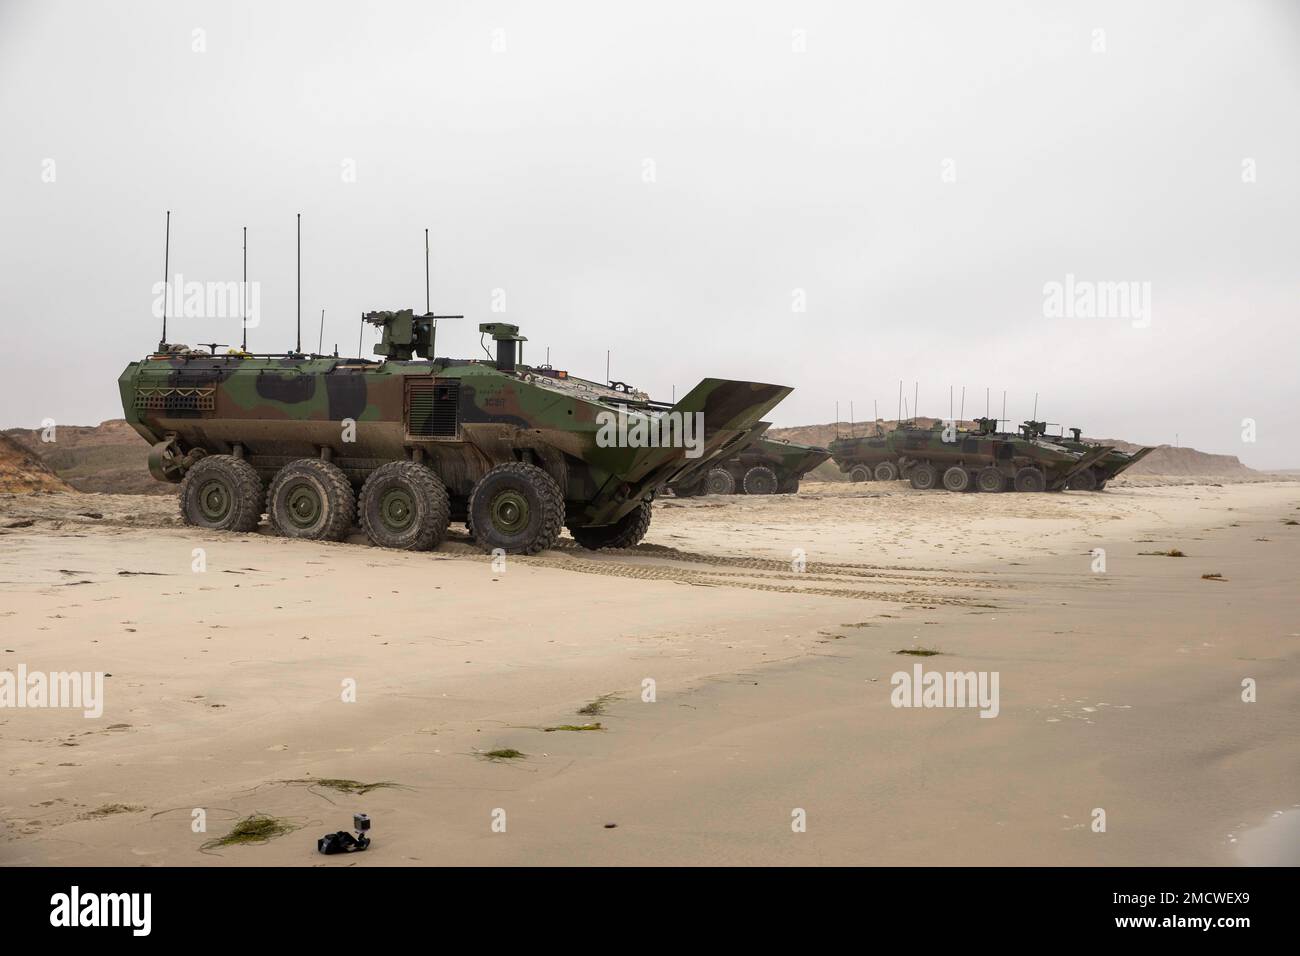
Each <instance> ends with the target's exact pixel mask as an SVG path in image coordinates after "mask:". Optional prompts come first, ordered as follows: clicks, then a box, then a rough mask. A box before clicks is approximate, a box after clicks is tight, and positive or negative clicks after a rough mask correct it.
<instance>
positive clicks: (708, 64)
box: [0, 0, 1300, 469]
mask: <svg viewBox="0 0 1300 956" xmlns="http://www.w3.org/2000/svg"><path fill="white" fill-rule="evenodd" d="M196 31H198V32H196ZM1298 54H1300V7H1297V5H1296V4H1294V3H1287V2H1253V3H1240V4H1226V3H1218V4H1216V3H1205V2H1202V3H1171V2H1170V3H1150V4H1142V5H1133V4H1123V3H1098V4H1088V5H1081V4H1067V3H1057V4H1052V3H1045V4H1041V5H1035V6H1033V7H1029V8H1024V7H1022V6H1020V5H1016V4H1004V5H997V4H982V5H971V4H962V3H934V4H928V5H925V6H924V7H923V8H919V9H918V8H917V7H916V6H915V5H911V4H905V3H887V4H873V5H870V6H867V7H860V6H857V5H849V4H832V3H744V4H741V3H722V4H716V5H708V6H703V5H698V4H685V3H668V4H659V5H655V6H654V7H652V8H643V7H628V8H623V7H611V6H609V5H599V4H596V3H585V2H584V3H577V2H575V3H565V4H557V5H553V6H548V7H542V6H541V5H530V4H526V3H507V2H503V3H489V4H484V5H475V6H472V7H471V6H461V5H453V4H438V3H431V4H416V3H411V4H406V3H388V4H383V5H380V6H378V7H357V6H354V5H345V4H336V3H313V4H310V5H297V4H279V5H261V6H259V5H254V4H244V3H232V4H228V5H227V4H214V3H208V2H183V3H166V4H164V3H143V2H140V3H131V2H127V3H116V4H113V5H111V6H107V5H105V6H98V5H89V4H79V3H74V2H66V0H55V2H40V3H37V2H30V0H26V2H25V0H0V79H2V80H3V84H2V85H0V116H3V119H4V124H5V128H6V129H7V130H8V131H9V132H8V135H7V136H6V148H5V149H4V151H3V152H0V182H3V184H4V186H3V193H2V194H0V195H2V198H3V200H4V202H3V208H4V210H5V213H6V214H5V216H4V218H3V226H0V256H3V261H4V263H5V268H4V278H3V280H2V281H0V307H3V308H4V309H5V311H6V312H7V314H9V315H10V316H11V318H10V320H9V321H8V322H6V323H5V332H4V339H3V344H4V347H5V354H6V360H5V374H4V375H3V376H0V408H2V409H3V414H2V415H0V427H3V428H7V427H14V426H22V427H33V426H36V425H38V424H39V423H40V422H41V421H42V420H44V419H47V418H50V419H53V420H55V421H56V422H58V423H60V424H68V425H72V424H95V423H97V422H99V421H101V420H104V419H109V418H120V417H121V416H122V409H121V406H120V403H119V399H118V394H117V377H118V375H119V374H120V373H121V371H122V369H123V368H124V367H125V365H126V364H127V363H128V362H130V361H133V360H136V359H139V358H141V357H142V356H143V355H145V354H146V353H147V352H148V351H149V350H150V349H151V348H152V347H153V345H154V344H155V343H156V342H157V340H158V336H159V328H158V322H157V320H156V318H155V316H154V315H153V314H152V306H153V302H154V299H155V292H154V286H155V284H156V283H158V282H159V281H160V280H161V279H162V272H163V230H164V214H165V210H168V209H170V210H171V212H172V219H171V253H170V266H171V268H170V272H171V273H172V275H173V276H174V275H175V274H177V273H180V274H182V275H184V277H185V278H186V280H197V281H204V282H212V283H228V282H232V281H238V280H239V278H240V269H241V228H242V227H243V226H247V227H248V234H249V240H248V241H249V248H248V267H249V279H250V280H252V281H255V282H258V283H260V288H259V291H260V303H261V310H262V318H261V323H260V325H259V326H258V327H257V328H255V329H253V330H251V331H250V333H249V345H250V347H251V348H253V349H257V350H274V351H281V350H284V349H286V348H288V347H290V346H292V344H293V341H294V326H295V296H296V286H295V244H294V228H295V218H294V217H295V214H297V213H302V217H303V221H302V232H303V240H302V327H303V332H302V337H303V344H304V345H305V346H306V347H307V348H308V349H309V350H310V349H314V348H315V346H316V342H317V334H318V322H319V317H320V313H321V310H322V309H324V310H325V311H326V322H325V332H324V347H325V350H326V351H330V350H332V348H333V346H334V344H335V343H337V344H338V346H339V348H340V351H341V352H342V353H343V354H349V355H350V354H354V353H355V352H356V349H357V331H358V316H359V314H360V313H361V312H362V311H365V310H370V309H400V308H408V307H413V308H415V309H417V310H423V307H424V294H425V289H424V279H425V276H424V230H425V228H428V229H429V230H430V244H431V252H432V256H431V258H432V303H433V307H434V309H435V310H436V311H438V312H452V313H462V312H463V313H465V315H466V318H465V320H464V321H461V322H455V323H446V324H443V325H442V326H441V327H440V328H439V332H438V344H439V347H438V352H439V354H441V355H454V356H463V357H469V356H473V355H481V354H482V352H481V351H480V349H479V335H478V332H477V329H476V325H477V323H478V322H486V321H507V322H514V323H516V324H518V325H520V326H521V329H522V333H523V334H524V335H526V336H527V337H528V338H529V343H528V345H527V347H526V351H525V359H526V360H528V361H530V362H538V361H540V360H541V359H542V358H543V356H544V354H545V350H546V349H547V348H548V347H549V348H550V355H551V362H552V363H553V364H554V365H556V366H557V367H562V368H567V369H570V370H571V371H573V372H574V373H575V374H577V375H581V376H584V377H588V378H596V379H599V378H601V377H602V376H603V374H604V370H605V356H606V350H609V351H610V352H611V353H612V358H611V375H612V377H613V378H615V379H620V380H623V381H629V382H631V383H633V384H635V385H637V386H639V387H642V388H645V389H646V390H648V391H650V392H651V393H652V394H654V395H655V396H656V397H659V398H665V399H666V398H668V397H670V396H671V394H672V392H673V390H674V389H675V390H676V394H677V395H678V396H680V395H682V394H684V393H685V391H687V390H688V389H689V388H690V387H691V386H692V385H694V383H695V382H696V381H698V380H699V379H700V378H702V377H705V376H718V377H728V378H745V379H753V380H758V381H767V382H776V383H780V384H785V385H791V386H793V387H794V388H795V391H794V393H793V394H792V395H791V396H790V397H789V398H788V399H786V401H785V402H784V403H782V404H781V405H780V406H778V407H777V409H776V410H775V412H774V413H773V415H772V416H770V417H771V418H772V419H773V421H774V423H775V424H776V425H777V426H778V427H785V426H793V425H804V424H814V423H828V422H831V421H833V420H834V418H835V408H836V403H837V402H838V403H839V409H840V418H841V419H842V420H845V421H847V420H848V418H849V403H850V402H852V403H853V406H854V410H855V417H856V419H857V420H858V421H868V420H870V419H871V418H872V417H873V402H877V403H878V408H879V415H880V417H882V418H885V419H892V418H894V417H895V413H896V404H897V394H898V383H899V381H900V380H902V381H904V383H905V384H904V395H905V396H906V398H907V400H908V402H909V408H910V404H911V401H912V395H913V382H914V381H919V383H920V386H919V389H920V401H919V408H918V409H916V411H919V413H920V414H922V415H926V416H930V417H945V416H946V415H947V414H948V396H949V386H955V388H956V391H957V393H958V395H959V394H960V391H961V388H962V387H963V386H965V387H966V389H967V393H966V408H965V417H966V418H970V417H972V415H974V414H978V413H981V412H982V411H983V406H984V391H985V388H986V387H987V388H989V389H991V408H992V411H993V412H994V414H997V413H999V412H1000V410H1001V395H1002V391H1003V390H1004V389H1005V390H1006V391H1007V393H1008V397H1007V417H1008V418H1009V419H1011V420H1012V421H1013V422H1014V421H1019V420H1021V419H1024V418H1028V417H1029V416H1030V412H1031V411H1032V409H1033V402H1034V396H1035V394H1037V395H1038V416H1037V417H1039V418H1040V419H1045V420H1048V421H1051V422H1054V423H1055V422H1059V423H1061V424H1063V425H1065V426H1067V427H1069V426H1078V427H1081V428H1082V429H1083V431H1084V433H1085V434H1087V435H1091V436H1096V437H1108V438H1121V439H1125V440H1128V441H1133V442H1139V443H1143V444H1173V443H1174V442H1175V436H1176V435H1177V442H1178V444H1180V445H1182V446H1191V447H1195V448H1198V449H1200V450H1202V451H1206V452H1212V453H1216V454H1231V455H1236V456H1238V457H1239V458H1240V459H1241V460H1242V461H1243V463H1245V464H1247V465H1249V466H1251V467H1254V468H1261V469H1270V468H1295V467H1300V447H1298V446H1297V445H1296V444H1294V443H1292V442H1291V441H1290V437H1289V435H1288V433H1287V432H1286V430H1285V429H1286V428H1287V427H1288V426H1287V424H1286V423H1287V421H1289V415H1290V414H1291V413H1292V410H1293V408H1294V406H1295V402H1296V398H1297V397H1298V395H1300V389H1297V387H1296V384H1295V383H1296V371H1295V365H1296V360H1297V356H1300V331H1297V319H1298V318H1300V314H1298V313H1300V269H1298V268H1297V263H1300V225H1298V224H1300V182H1297V172H1298V171H1300V123H1297V122H1296V117H1297V116H1300V55H1298ZM1054 283H1055V284H1059V286H1060V288H1061V289H1062V290H1077V289H1083V290H1084V292H1085V293H1087V294H1091V291H1092V290H1095V291H1096V292H1097V294H1098V295H1099V296H1101V297H1102V298H1103V299H1105V298H1109V299H1110V300H1111V304H1112V305H1115V304H1116V303H1118V302H1120V300H1121V299H1122V300H1123V308H1122V310H1121V311H1122V314H1119V315H1109V316H1101V317H1088V316H1087V315H1086V314H1083V315H1081V314H1079V313H1080V312H1081V311H1083V312H1085V313H1086V307H1085V306H1084V305H1082V304H1081V303H1083V302H1084V301H1085V300H1084V299H1081V298H1079V297H1077V296H1075V295H1073V294H1071V292H1066V293H1065V299H1066V301H1065V304H1064V309H1063V311H1060V312H1059V314H1058V312H1057V311H1054V310H1058V307H1059V305H1060V302H1059V300H1055V299H1054V293H1053V292H1052V291H1051V290H1052V289H1053V288H1054V287H1053V285H1052V284H1054ZM502 306H504V310H503V311H502V310H501V307H502ZM494 309H495V310H494ZM239 334H240V330H239V319H238V317H237V316H234V317H227V318H220V319H217V318H205V319H202V320H199V319H186V318H183V317H175V318H173V319H171V320H169V338H170V339H171V340H172V341H179V342H186V343H188V344H190V345H195V344H197V343H198V342H199V341H203V342H221V343H223V344H232V345H233V344H237V343H238V341H239ZM372 342H373V336H368V337H367V339H366V346H365V349H366V351H367V353H368V352H369V347H370V344H371V343H372ZM1247 419H1249V420H1252V421H1253V422H1254V423H1255V427H1256V429H1257V440H1256V441H1254V442H1250V441H1245V440H1243V430H1244V428H1245V426H1244V424H1243V422H1244V420H1247Z"/></svg>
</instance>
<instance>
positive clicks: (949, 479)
mask: <svg viewBox="0 0 1300 956" xmlns="http://www.w3.org/2000/svg"><path fill="white" fill-rule="evenodd" d="M943 486H944V487H945V488H947V489H948V490H949V491H965V490H966V489H967V488H969V487H970V472H969V471H967V470H966V469H965V468H963V467H961V465H953V466H952V467H951V468H949V469H948V470H947V471H945V472H944V473H943Z"/></svg>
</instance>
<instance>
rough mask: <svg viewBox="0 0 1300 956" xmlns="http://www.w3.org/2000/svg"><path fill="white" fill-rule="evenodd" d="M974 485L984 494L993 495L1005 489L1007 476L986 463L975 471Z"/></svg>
mask: <svg viewBox="0 0 1300 956" xmlns="http://www.w3.org/2000/svg"><path fill="white" fill-rule="evenodd" d="M975 487H976V488H977V489H979V490H980V491H981V492H983V493H984V494H986V495H994V494H997V493H998V492H1002V491H1006V490H1007V477H1006V475H1004V474H1002V472H1000V471H998V470H997V469H996V468H994V467H993V466H992V465H988V466H987V467H984V468H981V469H980V470H979V471H978V472H976V473H975Z"/></svg>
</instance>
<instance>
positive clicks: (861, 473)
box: [849, 465, 875, 481]
mask: <svg viewBox="0 0 1300 956" xmlns="http://www.w3.org/2000/svg"><path fill="white" fill-rule="evenodd" d="M874 477H875V475H873V474H872V473H871V469H870V468H868V467H867V466H866V465H854V466H853V468H852V470H851V471H850V472H849V481H870V480H871V479H872V478H874Z"/></svg>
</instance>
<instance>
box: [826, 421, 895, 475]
mask: <svg viewBox="0 0 1300 956" xmlns="http://www.w3.org/2000/svg"><path fill="white" fill-rule="evenodd" d="M889 436H890V433H889V432H886V431H885V430H884V429H882V428H880V426H879V425H877V426H876V433H875V434H874V435H867V436H864V437H861V438H857V437H854V438H836V439H834V440H833V441H832V442H831V443H830V455H831V458H832V459H833V460H834V462H835V464H836V465H838V466H839V469H840V471H842V472H843V473H844V474H846V475H848V476H849V480H850V481H896V480H897V479H898V477H899V474H898V453H897V452H896V451H894V446H893V443H892V442H891V441H890V437H889Z"/></svg>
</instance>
